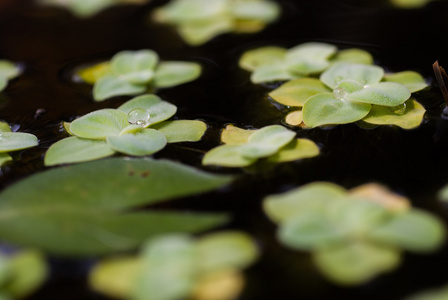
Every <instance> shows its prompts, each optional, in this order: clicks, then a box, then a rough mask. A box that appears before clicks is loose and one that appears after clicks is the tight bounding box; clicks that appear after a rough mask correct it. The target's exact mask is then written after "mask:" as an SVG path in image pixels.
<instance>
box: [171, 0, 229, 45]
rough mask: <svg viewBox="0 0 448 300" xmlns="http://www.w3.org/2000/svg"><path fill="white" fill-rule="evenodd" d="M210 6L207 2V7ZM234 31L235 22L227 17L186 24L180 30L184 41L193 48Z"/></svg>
mask: <svg viewBox="0 0 448 300" xmlns="http://www.w3.org/2000/svg"><path fill="white" fill-rule="evenodd" d="M209 4H210V2H207V4H205V5H206V6H208V5H209ZM184 14H186V13H184ZM232 30H233V22H232V20H231V19H229V18H228V17H227V16H217V17H216V18H212V19H209V20H206V21H205V20H204V21H201V22H191V23H186V24H182V25H181V26H180V27H179V28H178V32H179V34H180V36H181V37H182V39H183V40H185V42H187V43H188V44H190V45H191V46H199V45H201V44H204V43H206V42H208V41H209V40H211V39H213V38H214V37H215V36H218V35H220V34H223V33H226V32H230V31H232Z"/></svg>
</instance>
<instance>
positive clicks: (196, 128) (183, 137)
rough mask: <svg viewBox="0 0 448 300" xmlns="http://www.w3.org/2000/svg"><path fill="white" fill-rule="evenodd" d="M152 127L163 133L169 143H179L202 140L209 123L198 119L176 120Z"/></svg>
mask: <svg viewBox="0 0 448 300" xmlns="http://www.w3.org/2000/svg"><path fill="white" fill-rule="evenodd" d="M151 128H153V129H156V130H158V131H159V132H161V133H163V135H164V136H165V138H166V140H167V142H168V143H179V142H197V141H200V140H201V138H202V136H203V135H204V133H205V131H206V130H207V125H206V124H205V123H204V122H202V121H196V120H176V121H165V122H162V123H158V124H154V125H153V126H151Z"/></svg>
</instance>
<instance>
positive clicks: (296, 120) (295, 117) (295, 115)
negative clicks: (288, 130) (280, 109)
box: [285, 110, 303, 126]
mask: <svg viewBox="0 0 448 300" xmlns="http://www.w3.org/2000/svg"><path fill="white" fill-rule="evenodd" d="M285 122H286V124H289V125H293V126H299V125H300V124H302V122H303V111H301V110H296V111H293V112H290V113H289V114H287V115H286V118H285Z"/></svg>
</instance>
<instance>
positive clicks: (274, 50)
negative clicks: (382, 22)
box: [239, 42, 373, 83]
mask: <svg viewBox="0 0 448 300" xmlns="http://www.w3.org/2000/svg"><path fill="white" fill-rule="evenodd" d="M337 62H346V63H358V64H369V65H370V64H372V63H373V58H372V56H371V55H370V53H368V52H366V51H364V50H361V49H357V48H353V49H345V50H339V51H338V49H337V47H336V46H334V45H331V44H326V43H315V42H311V43H304V44H300V45H298V46H295V47H293V48H291V49H285V48H281V47H274V46H267V47H261V48H258V49H254V50H249V51H246V52H245V53H244V54H243V55H242V56H241V58H240V61H239V65H240V67H241V68H243V69H245V70H247V71H250V72H252V75H251V81H252V82H253V83H262V82H272V81H284V80H292V79H297V78H303V77H307V76H312V75H319V74H320V73H322V72H323V71H324V70H326V69H327V68H328V67H329V66H331V65H332V64H334V63H337Z"/></svg>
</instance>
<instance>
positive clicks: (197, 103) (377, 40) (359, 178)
mask: <svg viewBox="0 0 448 300" xmlns="http://www.w3.org/2000/svg"><path fill="white" fill-rule="evenodd" d="M210 1H213V0H210ZM166 2H167V1H158V0H153V1H152V2H150V3H148V4H147V5H145V6H138V7H133V6H126V7H117V8H112V9H109V10H107V11H104V12H102V13H100V14H99V15H97V16H95V17H93V18H90V19H86V20H80V19H77V18H75V17H73V16H72V15H71V14H70V13H68V12H66V11H64V10H60V9H55V8H41V7H38V6H37V5H34V4H33V2H32V1H25V0H16V1H12V0H0V58H1V59H9V60H12V61H17V62H21V63H23V66H24V69H25V71H24V74H22V75H21V76H20V77H19V78H17V79H15V80H13V81H11V82H10V83H9V86H8V88H7V89H6V90H5V91H4V92H3V93H2V94H1V95H0V119H4V120H6V121H7V122H9V123H12V124H16V125H20V131H24V132H30V133H33V134H35V135H37V137H38V138H39V140H40V144H39V146H38V147H35V148H33V149H29V150H26V151H22V152H20V153H16V154H14V155H15V158H16V160H15V161H14V163H13V164H11V165H9V166H6V167H4V168H2V175H1V176H0V185H1V188H4V187H5V186H7V185H9V184H11V183H13V182H15V181H17V180H20V179H22V178H24V177H26V176H28V175H30V174H33V173H35V172H39V171H41V170H44V169H45V167H44V166H43V156H44V153H45V151H46V149H48V147H49V146H50V145H51V144H52V143H54V142H56V141H57V140H59V139H61V138H63V137H65V133H64V132H63V131H62V130H61V128H60V122H61V121H62V120H64V121H70V120H73V119H74V118H75V117H77V116H80V115H83V114H86V113H88V112H91V111H93V110H97V109H100V108H104V107H117V106H118V105H120V104H121V103H123V102H124V101H126V100H127V99H129V98H130V97H119V98H114V99H110V100H107V101H104V102H101V103H95V102H93V101H92V96H91V86H89V85H86V84H81V83H76V82H73V81H72V73H73V70H74V69H75V68H76V67H78V66H79V65H82V64H85V63H91V62H96V61H98V60H104V59H108V58H110V56H112V55H113V54H115V53H116V52H118V51H120V50H137V49H144V48H150V49H153V50H155V51H156V52H158V53H159V55H160V57H161V59H163V60H192V61H197V62H199V63H201V64H202V65H203V67H204V71H205V72H204V74H203V76H202V77H201V78H200V79H199V80H197V81H194V82H192V83H188V84H184V85H182V86H179V87H176V88H170V89H162V90H160V91H158V93H157V94H158V95H159V96H161V97H162V98H163V99H165V100H167V101H170V102H172V103H173V104H175V105H177V106H178V113H177V115H176V116H177V117H178V118H180V119H196V118H199V119H202V120H204V121H206V122H207V123H208V124H209V126H210V128H209V130H208V131H207V133H206V136H205V138H204V140H203V141H201V142H199V143H191V144H183V145H169V146H167V148H165V149H164V150H163V151H161V152H159V153H157V154H156V155H155V157H156V158H170V159H173V160H177V161H180V162H183V163H185V164H188V165H191V166H195V167H199V168H201V169H204V170H207V171H210V172H216V173H233V174H240V175H241V176H240V179H239V180H238V181H237V182H236V183H235V184H234V185H233V186H231V187H230V188H227V189H225V190H223V191H221V192H219V193H218V192H216V193H210V194H208V195H205V196H197V197H189V198H188V199H182V200H176V201H173V202H171V203H169V204H164V205H163V206H162V205H161V206H162V208H164V207H176V208H178V209H181V208H183V209H195V210H204V211H226V212H230V213H232V215H233V216H234V220H233V222H232V223H231V224H229V225H228V226H227V227H228V228H234V229H235V228H236V229H241V230H245V231H247V232H248V233H250V234H251V235H253V236H254V237H255V238H256V239H257V241H258V243H259V245H260V248H261V250H262V257H261V259H260V261H259V262H258V263H257V264H256V265H254V266H253V267H251V268H250V269H249V270H248V271H247V272H246V273H247V278H248V284H247V288H246V290H245V292H244V293H243V295H242V296H241V299H242V300H246V299H247V300H249V299H251V300H252V299H254V300H256V299H257V300H259V299H282V300H289V299H304V300H323V299H344V300H351V299H353V300H355V299H356V300H360V299H363V300H370V299H372V300H374V299H382V300H386V299H391V300H393V299H402V298H403V297H404V296H406V295H408V294H410V293H412V292H415V291H418V290H421V289H424V288H428V287H437V286H439V285H442V284H445V283H448V267H447V263H446V262H447V261H448V248H447V247H445V248H444V249H442V250H441V251H439V252H438V253H436V254H434V255H411V254H405V256H404V260H403V264H402V265H401V266H400V267H399V268H398V269H397V270H396V271H394V272H391V273H389V274H386V275H382V276H379V277H378V278H376V279H375V280H373V281H371V282H370V283H368V284H365V285H362V286H360V287H355V288H343V287H338V286H335V285H333V284H331V283H329V282H328V281H327V280H326V279H325V278H323V277H322V276H321V275H320V274H319V273H318V272H317V271H316V268H315V266H314V265H313V264H312V262H311V261H310V259H309V258H310V256H309V254H307V253H300V252H296V251H290V250H287V249H286V248H284V247H282V246H280V245H279V244H278V243H277V242H276V240H275V237H274V233H275V226H274V225H273V224H272V223H271V222H270V221H269V220H268V219H267V218H266V217H265V216H264V214H263V212H262V211H261V201H262V199H263V197H264V196H266V195H268V194H272V193H279V192H283V191H286V190H289V189H291V188H294V187H297V186H300V185H303V184H306V183H309V182H312V181H317V180H319V181H323V180H326V181H332V182H335V183H338V184H341V185H343V186H344V187H347V188H351V187H354V186H357V185H360V184H364V183H368V182H378V183H382V184H385V185H387V186H388V187H390V188H391V189H392V190H393V191H395V192H397V193H401V194H403V195H405V196H407V197H409V198H410V199H412V201H413V204H414V205H415V206H417V207H421V208H424V209H426V210H429V211H431V212H433V213H435V214H437V215H439V216H441V217H442V218H444V220H445V221H447V220H448V205H444V204H441V203H439V202H438V201H437V197H436V193H437V191H438V190H439V189H440V188H441V187H442V186H444V185H445V184H446V183H448V121H447V120H444V119H442V118H441V113H442V108H443V98H442V95H441V94H440V92H439V90H438V87H437V83H436V82H435V79H434V76H433V73H432V63H433V62H434V61H435V60H437V59H438V60H439V62H440V64H441V65H442V66H443V65H445V66H448V43H447V42H446V40H447V38H448V17H447V16H448V3H447V1H434V2H432V3H430V4H429V5H427V6H426V7H424V8H422V9H419V10H399V9H395V8H393V7H391V6H389V5H388V4H387V1H360V0H340V1H335V0H279V1H278V2H279V3H280V4H281V5H282V7H283V9H284V13H283V16H282V18H281V19H280V20H279V21H277V22H276V23H275V24H273V25H271V26H269V27H268V28H267V29H266V30H264V31H263V32H261V33H257V34H253V35H233V34H226V35H222V36H219V37H217V38H215V39H214V40H212V41H211V42H209V43H207V44H205V45H203V46H200V47H189V46H187V45H186V44H184V43H183V42H182V41H181V40H180V39H179V38H178V36H177V35H176V34H175V32H174V31H173V30H172V29H170V28H168V27H165V26H162V25H157V24H154V23H151V22H150V21H149V18H148V14H149V12H150V11H151V10H152V9H153V8H155V7H156V6H159V5H162V4H164V3H166ZM307 41H322V42H329V43H335V44H337V45H338V46H339V47H340V48H348V47H360V48H363V49H366V50H368V51H370V52H371V53H372V54H373V55H374V56H375V60H376V63H377V64H379V65H381V66H382V67H384V68H385V69H386V70H389V71H393V72H395V71H402V70H415V71H418V72H420V73H421V74H423V75H424V77H425V78H426V79H427V80H428V82H429V83H430V84H431V87H430V88H429V89H427V90H425V91H422V92H420V93H418V94H416V98H417V100H418V101H420V102H421V103H422V104H423V105H424V106H425V108H426V109H427V113H426V116H425V119H424V123H423V124H422V125H421V126H420V127H419V128H417V129H414V130H403V129H400V128H397V127H390V126H382V127H377V128H375V129H370V130H366V129H362V128H359V127H358V126H357V125H344V126H337V127H335V128H333V129H319V128H318V129H313V130H303V129H297V128H296V129H294V130H296V131H297V133H298V136H300V137H306V138H309V139H311V140H313V141H314V142H316V143H318V145H319V146H320V147H321V151H322V154H321V155H320V156H319V157H316V158H313V159H308V160H303V161H297V162H293V163H288V164H281V165H278V166H276V167H275V168H273V169H272V170H270V171H265V172H261V171H260V172H253V173H249V172H243V171H242V170H239V169H236V170H229V169H225V168H218V167H202V166H201V165H200V162H201V159H202V155H203V153H204V152H205V151H207V150H209V149H211V148H212V147H215V146H216V145H218V143H219V133H220V130H221V129H222V128H223V127H224V126H225V125H226V124H229V123H232V124H235V125H237V126H240V127H246V128H252V127H253V128H259V127H262V126H266V125H272V124H281V123H282V119H283V117H284V115H285V113H286V111H287V109H285V108H282V106H281V105H276V104H273V103H272V102H270V101H268V99H267V97H266V93H267V92H268V91H269V90H270V89H269V87H263V86H257V85H253V84H252V83H251V82H250V81H249V73H248V72H246V71H243V70H240V69H239V68H238V65H237V61H238V58H239V56H240V55H241V54H242V52H243V51H245V50H247V49H250V48H254V47H258V46H263V45H279V46H284V47H291V46H294V45H297V44H300V43H302V42H307ZM38 111H39V112H41V113H37V114H36V112H38ZM18 158H20V160H18ZM51 261H52V262H53V264H52V265H53V276H52V278H51V279H50V281H49V282H48V283H47V284H46V285H45V286H44V287H43V288H42V289H41V290H40V291H39V292H38V293H36V294H35V295H34V296H32V297H30V299H33V300H41V299H42V300H43V299H45V300H52V299H65V300H70V299H86V300H87V299H89V300H90V299H105V298H103V297H101V296H100V295H97V294H95V293H93V292H91V291H89V290H88V289H87V288H86V285H85V275H86V273H87V271H88V268H89V265H90V260H89V261H87V262H86V261H81V262H80V261H70V260H66V259H63V258H52V259H51Z"/></svg>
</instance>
